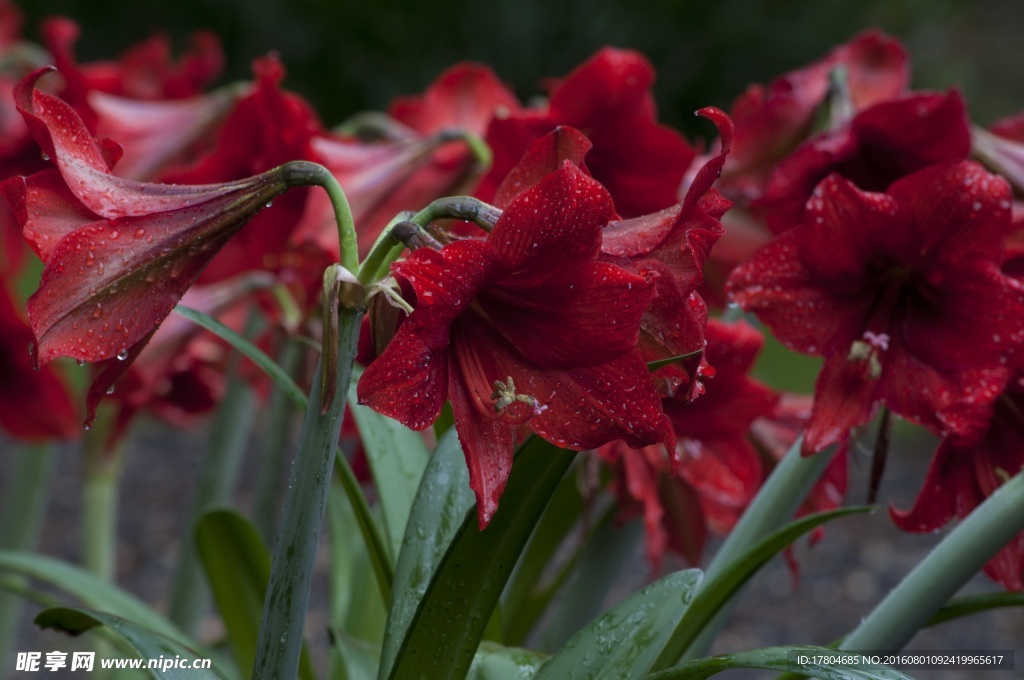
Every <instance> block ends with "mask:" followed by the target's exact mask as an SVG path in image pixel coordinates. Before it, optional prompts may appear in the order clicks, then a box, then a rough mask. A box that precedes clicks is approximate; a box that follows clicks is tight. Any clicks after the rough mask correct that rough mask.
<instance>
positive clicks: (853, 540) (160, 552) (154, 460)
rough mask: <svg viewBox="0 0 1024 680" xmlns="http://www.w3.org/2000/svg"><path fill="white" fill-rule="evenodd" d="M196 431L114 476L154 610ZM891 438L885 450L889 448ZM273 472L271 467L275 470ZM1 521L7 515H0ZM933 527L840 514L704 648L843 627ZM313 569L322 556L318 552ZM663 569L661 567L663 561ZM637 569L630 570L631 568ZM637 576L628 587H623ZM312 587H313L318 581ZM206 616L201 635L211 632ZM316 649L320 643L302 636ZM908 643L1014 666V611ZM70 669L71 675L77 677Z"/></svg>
mask: <svg viewBox="0 0 1024 680" xmlns="http://www.w3.org/2000/svg"><path fill="white" fill-rule="evenodd" d="M204 443H205V435H204V434H203V433H202V432H196V433H177V432H170V431H168V430H165V429H164V428H162V427H160V426H157V425H155V424H145V423H144V424H143V425H142V427H140V428H138V431H137V432H135V434H134V437H133V439H132V447H133V450H132V451H131V452H130V454H129V455H128V457H127V463H126V467H125V470H124V477H123V480H124V481H123V485H122V506H121V507H122V512H121V513H120V525H119V527H118V531H119V540H118V580H119V582H120V583H121V584H122V585H123V586H124V587H125V588H126V589H127V590H129V591H131V592H132V593H135V594H137V595H138V596H140V597H142V598H143V599H145V600H147V601H149V602H152V603H154V604H155V606H156V607H157V608H159V609H162V608H163V607H164V604H165V603H164V599H165V597H166V593H167V589H168V584H169V582H170V578H171V573H172V570H173V565H174V560H175V556H176V554H177V550H178V547H179V543H180V540H181V529H182V524H183V517H184V514H185V509H186V507H187V499H188V497H189V496H190V494H191V489H192V484H193V482H194V479H195V477H196V473H197V471H198V468H199V465H200V461H201V458H202V451H203V448H204ZM899 446H900V444H899V443H897V444H896V445H895V446H894V452H896V451H900V450H901V449H900V448H898V447H899ZM12 458H13V453H12V448H11V447H10V446H9V445H7V446H5V445H2V444H0V469H9V466H10V464H11V460H12ZM926 464H927V456H926V455H921V454H911V455H902V456H901V455H893V456H891V459H890V464H889V469H888V470H887V473H886V478H885V481H884V482H883V486H882V489H881V493H880V498H881V499H883V500H891V501H892V502H893V503H895V504H896V505H897V506H899V507H907V506H909V505H910V503H911V501H912V499H913V496H914V493H915V491H916V487H917V484H919V480H920V479H921V477H922V475H923V472H924V467H925V466H926ZM869 466H870V463H869V461H868V460H867V459H866V458H865V457H863V456H861V457H857V460H855V461H854V465H853V469H852V475H851V494H850V497H851V499H852V500H853V501H858V500H859V499H862V498H863V496H864V489H865V488H866V481H865V480H866V476H867V473H868V468H869ZM251 467H252V466H251V465H250V466H248V467H247V468H246V469H243V474H242V483H241V490H240V492H239V494H238V505H239V507H241V508H243V509H247V508H248V507H249V504H250V502H251V498H250V495H249V492H248V489H249V488H251V486H252V482H253V480H254V479H255V476H256V475H255V471H254V470H252V469H249V468H251ZM79 474H80V465H79V460H78V455H77V453H76V451H75V450H73V449H72V448H68V449H66V450H62V451H61V453H60V460H59V463H58V469H57V477H56V480H55V482H54V485H53V491H54V493H53V498H52V501H51V504H50V507H49V516H48V519H47V523H46V526H45V530H44V532H43V535H42V545H41V551H42V552H44V553H45V554H48V555H53V556H56V557H59V558H63V559H68V560H74V559H76V555H77V545H78V540H79V535H78V516H79V513H80V498H79V493H78V478H79ZM283 475H284V472H283V471H282V479H283ZM3 521H12V518H3ZM938 538H940V537H939V536H933V535H905V534H902V533H901V532H899V531H897V530H896V529H895V528H894V527H893V525H892V523H891V522H890V521H889V520H888V518H887V516H886V513H885V512H884V511H880V512H876V513H874V514H871V515H864V516H855V517H848V518H844V519H842V520H839V521H838V522H836V523H835V524H833V525H832V526H831V527H830V528H829V529H828V535H827V537H826V539H825V540H824V541H822V542H821V543H819V544H818V545H816V546H814V547H813V548H809V547H807V546H806V545H800V546H799V547H798V549H797V557H798V559H799V562H800V565H801V570H800V576H799V583H798V585H797V586H796V587H795V588H794V583H793V580H792V577H791V574H790V573H789V571H788V569H787V568H786V566H785V564H784V563H783V562H782V560H775V561H773V562H772V563H771V564H770V565H768V566H767V567H766V568H765V569H763V570H762V572H761V573H760V574H759V575H758V576H757V577H756V578H755V579H754V580H753V582H752V583H751V584H750V585H749V587H748V588H747V590H746V592H745V593H744V596H743V598H742V602H741V604H740V606H739V607H738V608H737V610H736V611H735V613H734V616H733V618H732V620H731V621H730V623H729V625H728V626H727V628H726V629H725V631H724V632H723V633H722V634H721V635H720V637H719V638H718V640H717V642H716V644H715V646H714V648H713V651H714V652H715V653H724V652H730V651H741V650H745V649H753V648H756V647H762V646H767V645H776V644H796V643H799V644H819V645H824V644H827V643H828V642H829V641H831V640H833V639H835V638H837V637H839V636H841V635H843V634H844V633H845V632H848V631H849V630H850V629H851V628H852V627H853V626H854V625H856V623H857V622H858V621H859V620H860V619H861V617H863V616H864V615H865V614H866V613H867V612H868V611H869V610H870V609H871V607H872V606H873V605H874V604H875V603H877V602H878V601H879V600H880V599H881V597H883V596H884V595H885V593H887V592H888V591H889V590H890V588H892V586H893V585H895V584H896V583H897V581H898V580H899V578H900V577H901V576H903V575H904V574H905V573H907V571H909V569H910V568H912V567H913V566H914V565H915V564H916V563H917V562H918V561H919V559H920V558H921V557H922V556H923V555H924V554H926V553H927V551H928V550H929V548H930V546H932V545H933V544H934V543H935V542H936V540H937V539H938ZM320 562H321V567H323V566H324V565H325V562H326V560H321V561H320ZM669 566H672V565H669ZM642 571H644V570H635V571H634V573H640V572H642ZM635 585H640V584H630V587H634V586H635ZM315 587H322V579H321V583H320V584H319V585H318V586H315ZM987 590H995V587H994V585H993V584H992V583H991V582H989V581H988V580H987V579H984V578H982V577H978V578H976V579H974V580H973V581H972V582H971V583H970V584H969V585H968V586H967V588H965V590H964V592H965V593H966V592H979V591H987ZM324 599H325V598H322V597H316V596H314V598H313V600H314V603H313V610H312V612H311V623H312V626H311V628H310V630H323V626H322V625H318V624H322V623H323V621H325V617H326V612H325V609H324V607H323V605H322V603H323V601H324ZM23 618H24V622H23V625H22V626H21V627H20V639H19V640H18V641H17V643H16V646H15V648H16V649H17V650H21V651H24V650H37V651H43V652H46V651H51V650H54V649H58V650H62V651H71V650H73V649H81V648H84V647H83V645H82V643H81V642H78V641H74V640H70V639H68V638H65V637H63V636H61V635H59V634H55V633H52V632H42V631H39V630H37V629H36V627H35V626H34V625H32V623H31V612H26V614H25V616H24V617H23ZM217 625H218V624H216V623H215V619H214V617H210V625H208V626H207V627H206V630H205V631H204V633H205V634H206V635H209V636H211V637H216V636H217V634H218V632H219V631H218V629H217ZM314 645H315V646H319V647H320V648H321V653H320V654H319V655H318V656H321V657H322V654H323V651H322V647H323V641H322V640H321V641H314ZM907 648H908V649H914V650H936V651H953V650H989V649H1009V650H1014V651H1015V652H1016V662H1017V668H1018V669H1024V612H1021V611H1020V610H1003V611H998V612H990V613H986V614H982V615H979V616H975V617H973V618H972V619H969V620H967V621H961V622H958V623H947V624H944V625H940V626H937V627H935V628H933V629H929V630H926V631H924V632H922V633H920V634H919V635H918V636H917V637H916V638H915V639H914V640H913V641H912V642H911V644H910V645H908V647H907ZM5 672H7V673H8V677H12V678H13V677H22V678H32V677H48V678H57V677H61V675H60V673H49V672H47V673H39V674H33V673H24V674H17V673H11V672H10V671H5ZM909 672H910V674H911V675H913V676H914V677H915V678H920V679H922V680H947V679H948V680H967V679H970V678H979V679H983V680H996V679H997V678H1001V677H1024V673H1021V670H1018V671H1016V672H1015V673H1014V672H1002V671H952V670H947V671H925V670H920V671H909ZM773 675H774V674H770V673H761V672H756V671H744V672H731V673H727V674H724V675H721V676H718V677H722V678H760V677H773ZM77 677H82V676H81V675H77Z"/></svg>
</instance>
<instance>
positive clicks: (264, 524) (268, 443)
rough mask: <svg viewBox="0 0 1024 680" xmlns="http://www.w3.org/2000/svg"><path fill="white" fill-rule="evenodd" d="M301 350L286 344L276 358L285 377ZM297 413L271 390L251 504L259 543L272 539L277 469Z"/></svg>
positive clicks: (283, 394) (283, 395) (280, 394)
mask: <svg viewBox="0 0 1024 680" xmlns="http://www.w3.org/2000/svg"><path fill="white" fill-rule="evenodd" d="M303 354H304V353H303V351H302V347H301V346H300V345H299V344H298V343H297V342H293V341H292V340H286V341H285V343H284V346H282V347H281V352H280V354H279V355H278V357H277V362H278V365H279V366H280V367H281V369H282V370H283V371H284V372H285V373H287V374H288V375H289V376H294V375H295V372H296V371H298V369H299V366H300V364H301V360H302V356H303ZM296 411H297V409H296V408H295V405H294V404H293V402H292V400H291V399H289V398H288V395H287V393H286V392H285V391H284V390H283V389H281V388H280V387H277V386H275V387H274V390H273V392H271V393H270V400H269V401H268V403H267V410H266V413H265V417H266V420H267V429H266V431H265V432H264V433H263V437H262V446H261V448H262V458H261V460H260V465H259V470H260V472H259V479H258V480H257V482H256V501H255V503H254V504H253V511H252V517H253V524H255V525H256V528H257V529H259V531H260V534H261V535H262V536H263V540H265V541H266V542H267V544H268V545H269V544H270V543H271V542H272V541H273V539H274V520H275V519H276V516H277V508H278V505H277V502H278V495H279V492H280V487H281V484H280V482H281V467H282V463H283V461H284V453H285V451H287V450H288V448H289V446H290V445H289V441H290V439H291V433H292V427H291V424H292V416H293V415H294V414H295V412H296Z"/></svg>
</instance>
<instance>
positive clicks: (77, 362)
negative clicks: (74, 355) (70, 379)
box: [75, 359, 85, 366]
mask: <svg viewBox="0 0 1024 680" xmlns="http://www.w3.org/2000/svg"><path fill="white" fill-rule="evenodd" d="M75 363H76V364H78V365H79V366H85V360H84V359H78V360H76V361H75Z"/></svg>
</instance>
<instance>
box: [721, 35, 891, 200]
mask: <svg viewBox="0 0 1024 680" xmlns="http://www.w3.org/2000/svg"><path fill="white" fill-rule="evenodd" d="M840 67H841V68H843V69H845V71H846V79H845V80H846V84H847V91H848V94H849V99H850V101H849V102H848V104H849V105H850V107H851V108H852V111H851V113H852V112H856V111H859V110H861V109H864V108H867V107H869V106H871V105H873V104H877V103H879V102H882V101H885V100H888V99H892V98H894V97H896V96H898V95H899V94H901V93H902V92H903V91H904V90H905V89H906V87H907V84H908V83H909V80H910V68H909V64H908V63H907V55H906V51H905V50H904V49H903V47H902V45H900V43H899V42H898V41H897V40H895V39H893V38H891V37H890V36H887V35H885V34H884V33H882V32H880V31H867V32H865V33H861V34H860V35H858V36H856V37H854V38H853V39H852V40H850V41H849V42H847V43H844V44H843V45H840V46H838V47H836V48H835V49H833V50H832V51H831V52H829V53H828V55H826V56H825V58H823V59H822V60H820V61H817V62H815V63H813V64H810V65H808V66H805V67H803V68H800V69H797V70H795V71H791V72H789V73H787V74H785V75H783V76H780V77H779V78H777V79H775V80H774V81H772V82H771V84H769V85H767V86H765V85H751V86H750V87H749V88H747V91H746V92H744V93H743V94H742V95H740V96H739V97H738V98H737V99H736V101H735V102H733V105H732V108H731V109H730V110H729V114H730V116H732V119H733V122H734V123H735V124H736V136H735V138H734V139H733V151H732V154H731V155H730V156H729V160H728V161H727V162H726V164H725V169H724V171H723V173H722V184H721V187H720V190H721V191H722V192H723V193H725V195H726V196H727V197H728V198H729V199H730V200H733V201H736V202H739V203H741V204H742V205H746V204H747V203H749V201H751V200H753V199H756V198H758V197H759V196H760V195H761V191H762V190H763V188H764V183H765V181H766V180H767V178H768V175H769V174H770V173H771V171H772V169H773V168H774V167H775V164H776V163H778V162H779V161H780V160H782V159H783V158H784V157H785V156H787V155H788V154H789V153H790V152H791V151H793V149H795V148H796V146H797V145H798V144H799V143H800V142H801V141H803V140H804V139H805V138H806V137H808V136H809V135H810V134H811V133H812V129H811V127H812V124H813V122H814V117H815V115H816V114H817V112H818V111H819V109H820V107H821V106H822V105H823V104H824V103H825V101H826V99H827V96H828V93H829V77H830V73H831V72H832V71H833V70H835V69H836V68H840Z"/></svg>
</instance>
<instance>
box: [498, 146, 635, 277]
mask: <svg viewBox="0 0 1024 680" xmlns="http://www.w3.org/2000/svg"><path fill="white" fill-rule="evenodd" d="M614 214H615V208H614V206H613V205H612V199H611V196H609V195H608V192H607V191H606V190H605V189H604V187H602V186H601V185H600V184H598V183H597V182H596V181H594V180H593V179H591V178H590V177H588V176H586V175H585V174H583V172H582V171H580V170H579V169H578V168H577V167H576V166H574V165H573V164H572V163H570V162H568V161H566V162H565V163H564V164H563V165H562V168H561V169H560V170H558V171H557V172H554V173H552V174H550V175H548V176H547V177H545V178H544V179H543V180H541V181H540V182H539V183H537V184H536V185H534V186H533V187H531V188H530V189H528V190H526V191H524V192H523V193H521V194H519V195H518V196H517V197H516V198H515V200H513V201H512V203H510V204H509V206H508V208H506V209H505V211H504V213H502V216H501V218H500V219H499V220H498V223H497V224H495V225H494V230H493V231H492V232H491V234H490V237H489V238H488V239H487V243H488V244H489V245H490V246H491V247H492V248H494V250H495V251H496V252H497V254H498V256H499V261H500V263H501V272H502V276H503V277H505V280H504V281H503V285H504V286H508V287H512V286H514V287H517V288H519V287H528V286H534V285H537V283H538V281H539V280H541V279H543V278H546V277H548V276H550V275H551V274H552V273H553V272H555V271H558V270H559V269H561V268H563V267H565V266H566V265H568V264H572V263H576V262H585V261H590V260H594V259H595V258H596V256H597V253H598V251H599V250H600V248H601V228H602V227H603V226H604V225H605V224H606V223H607V222H608V220H609V219H611V218H612V216H614Z"/></svg>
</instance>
